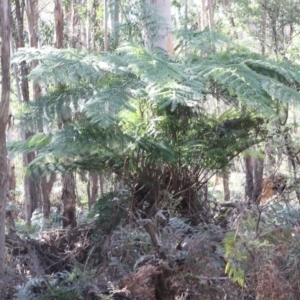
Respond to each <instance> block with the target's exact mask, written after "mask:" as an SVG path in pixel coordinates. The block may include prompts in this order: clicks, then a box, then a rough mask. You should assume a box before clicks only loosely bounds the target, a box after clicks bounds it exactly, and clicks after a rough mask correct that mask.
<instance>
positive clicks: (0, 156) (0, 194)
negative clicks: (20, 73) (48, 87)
mask: <svg viewBox="0 0 300 300" xmlns="http://www.w3.org/2000/svg"><path fill="white" fill-rule="evenodd" d="M0 7H1V13H0V15H1V71H2V91H1V102H0V295H2V296H0V297H2V299H5V298H6V297H5V295H6V288H5V216H6V201H7V199H6V198H7V175H8V174H7V173H8V170H7V149H6V134H5V131H6V125H7V121H8V114H9V97H10V27H11V11H10V0H2V1H1V6H0Z"/></svg>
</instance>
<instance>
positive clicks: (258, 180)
mask: <svg viewBox="0 0 300 300" xmlns="http://www.w3.org/2000/svg"><path fill="white" fill-rule="evenodd" d="M263 174H264V160H263V159H259V158H258V159H256V160H255V166H254V190H253V200H254V202H255V203H259V202H260V199H261V196H262V194H261V193H262V185H263Z"/></svg>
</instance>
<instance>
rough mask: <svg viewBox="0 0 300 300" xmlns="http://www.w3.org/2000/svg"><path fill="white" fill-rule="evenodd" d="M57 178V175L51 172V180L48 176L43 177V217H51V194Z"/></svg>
mask: <svg viewBox="0 0 300 300" xmlns="http://www.w3.org/2000/svg"><path fill="white" fill-rule="evenodd" d="M55 180H56V175H55V174H51V176H50V178H49V180H47V177H45V176H44V177H43V178H42V182H41V189H42V203H43V218H44V219H49V217H50V206H51V204H50V194H51V191H52V188H53V184H54V182H55Z"/></svg>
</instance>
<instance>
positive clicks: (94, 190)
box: [88, 172, 98, 210]
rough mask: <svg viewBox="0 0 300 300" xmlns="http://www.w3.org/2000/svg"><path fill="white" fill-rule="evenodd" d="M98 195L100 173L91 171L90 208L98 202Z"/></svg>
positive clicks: (89, 183) (89, 180) (89, 187)
mask: <svg viewBox="0 0 300 300" xmlns="http://www.w3.org/2000/svg"><path fill="white" fill-rule="evenodd" d="M97 197H98V174H97V173H95V172H89V179H88V205H89V210H90V209H91V208H92V206H93V204H94V203H95V202H96V200H97Z"/></svg>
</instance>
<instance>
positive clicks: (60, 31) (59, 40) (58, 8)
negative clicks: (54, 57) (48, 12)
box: [54, 0, 64, 49]
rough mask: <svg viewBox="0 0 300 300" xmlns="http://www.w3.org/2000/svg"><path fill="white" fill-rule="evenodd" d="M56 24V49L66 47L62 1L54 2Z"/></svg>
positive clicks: (55, 0) (56, 0)
mask: <svg viewBox="0 0 300 300" xmlns="http://www.w3.org/2000/svg"><path fill="white" fill-rule="evenodd" d="M54 23H55V41H54V44H55V46H56V48H58V49H61V48H63V47H64V13H63V8H62V0H54Z"/></svg>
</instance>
